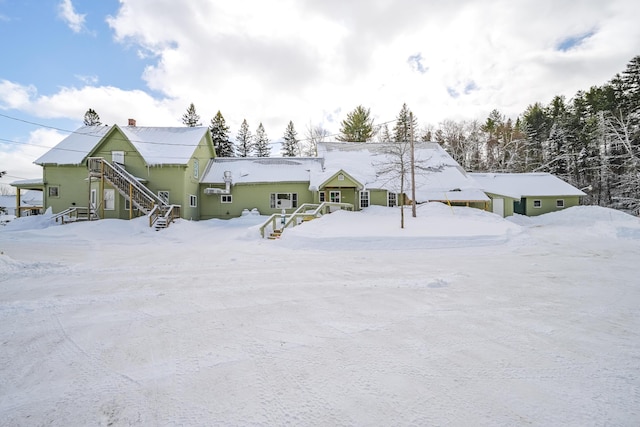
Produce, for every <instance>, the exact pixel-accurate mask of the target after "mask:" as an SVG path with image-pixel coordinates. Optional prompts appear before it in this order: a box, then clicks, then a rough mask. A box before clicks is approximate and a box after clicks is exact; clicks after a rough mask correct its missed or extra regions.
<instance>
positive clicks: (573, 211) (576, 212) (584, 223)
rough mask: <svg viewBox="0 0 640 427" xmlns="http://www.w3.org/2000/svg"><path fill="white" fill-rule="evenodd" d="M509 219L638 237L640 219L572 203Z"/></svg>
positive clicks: (596, 233) (606, 235) (539, 225)
mask: <svg viewBox="0 0 640 427" xmlns="http://www.w3.org/2000/svg"><path fill="white" fill-rule="evenodd" d="M509 220H510V221H512V222H513V223H514V224H519V225H521V226H526V227H547V228H559V227H562V228H574V229H578V230H580V232H581V233H582V234H584V233H588V234H591V235H599V236H602V237H609V238H623V239H640V218H637V217H635V216H632V215H629V214H626V213H624V212H621V211H617V210H615V209H609V208H603V207H600V206H574V207H571V208H567V209H564V210H562V211H558V212H552V213H548V214H544V215H540V216H535V217H525V216H522V215H514V216H513V217H509Z"/></svg>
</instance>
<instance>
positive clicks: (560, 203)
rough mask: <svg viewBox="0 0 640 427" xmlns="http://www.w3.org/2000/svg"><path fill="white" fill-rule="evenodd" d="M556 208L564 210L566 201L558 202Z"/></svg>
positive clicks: (559, 200)
mask: <svg viewBox="0 0 640 427" xmlns="http://www.w3.org/2000/svg"><path fill="white" fill-rule="evenodd" d="M556 208H564V199H558V200H556Z"/></svg>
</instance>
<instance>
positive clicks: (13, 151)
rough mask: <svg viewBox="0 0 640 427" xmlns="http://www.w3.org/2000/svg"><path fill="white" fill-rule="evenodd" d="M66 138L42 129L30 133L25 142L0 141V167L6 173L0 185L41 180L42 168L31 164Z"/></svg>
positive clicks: (64, 135) (52, 131)
mask: <svg viewBox="0 0 640 427" xmlns="http://www.w3.org/2000/svg"><path fill="white" fill-rule="evenodd" d="M66 136H67V134H63V133H61V132H59V131H57V130H53V129H45V128H42V129H37V130H35V131H33V132H31V133H30V134H29V136H28V138H27V140H26V141H22V142H20V141H14V142H6V141H0V147H1V148H2V149H1V150H0V167H1V168H2V170H4V171H6V172H7V175H5V176H4V177H2V178H0V183H2V184H9V183H11V182H13V181H18V180H21V179H33V178H42V167H41V166H38V165H35V164H33V162H34V161H35V160H36V159H37V158H38V157H40V156H41V155H43V154H44V153H46V152H47V151H48V150H49V149H50V148H51V147H53V146H54V145H56V144H57V143H58V142H60V141H61V140H62V139H63V138H64V137H66Z"/></svg>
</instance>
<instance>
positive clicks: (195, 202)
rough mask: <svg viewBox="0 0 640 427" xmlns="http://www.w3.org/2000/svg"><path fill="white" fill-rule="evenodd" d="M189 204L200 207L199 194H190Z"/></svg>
mask: <svg viewBox="0 0 640 427" xmlns="http://www.w3.org/2000/svg"><path fill="white" fill-rule="evenodd" d="M189 206H190V207H192V208H197V207H198V196H195V195H193V194H189Z"/></svg>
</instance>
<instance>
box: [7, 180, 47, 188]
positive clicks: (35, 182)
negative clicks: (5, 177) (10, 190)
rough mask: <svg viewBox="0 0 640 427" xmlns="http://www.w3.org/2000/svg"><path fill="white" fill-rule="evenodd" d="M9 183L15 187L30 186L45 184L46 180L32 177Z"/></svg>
mask: <svg viewBox="0 0 640 427" xmlns="http://www.w3.org/2000/svg"><path fill="white" fill-rule="evenodd" d="M9 185H11V186H14V187H29V186H34V187H37V186H43V185H44V181H43V179H42V178H32V179H19V180H17V181H13V182H11V183H10V184H9Z"/></svg>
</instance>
